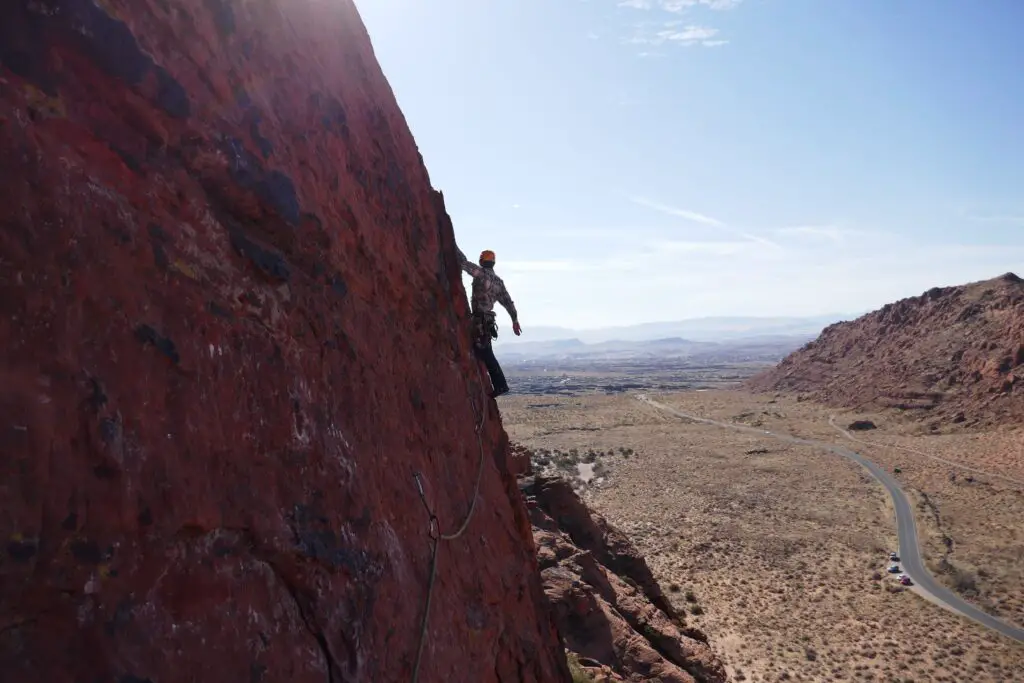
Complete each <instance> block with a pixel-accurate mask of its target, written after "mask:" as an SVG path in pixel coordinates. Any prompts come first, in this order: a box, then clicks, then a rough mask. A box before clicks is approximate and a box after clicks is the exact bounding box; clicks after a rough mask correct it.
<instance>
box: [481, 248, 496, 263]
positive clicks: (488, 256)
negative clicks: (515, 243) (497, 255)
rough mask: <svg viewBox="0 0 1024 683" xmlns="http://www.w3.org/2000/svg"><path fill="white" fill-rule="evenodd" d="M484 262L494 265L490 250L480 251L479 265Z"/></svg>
mask: <svg viewBox="0 0 1024 683" xmlns="http://www.w3.org/2000/svg"><path fill="white" fill-rule="evenodd" d="M484 261H490V262H491V263H494V252H493V251H491V250H490V249H484V250H483V251H481V252H480V263H483V262H484Z"/></svg>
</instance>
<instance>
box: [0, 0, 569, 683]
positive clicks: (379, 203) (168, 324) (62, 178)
mask: <svg viewBox="0 0 1024 683" xmlns="http://www.w3.org/2000/svg"><path fill="white" fill-rule="evenodd" d="M0 179H2V180H0V220H2V223H3V225H2V229H0V341H2V343H3V345H4V354H3V356H2V358H0V498H2V501H3V505H2V512H0V533H2V534H3V540H4V543H5V547H4V550H3V553H2V557H0V672H2V675H0V677H2V679H3V680H4V681H5V683H29V682H33V683H34V682H36V681H52V682H54V683H58V682H62V681H68V682H70V681H88V682H93V681H95V682H104V683H105V682H107V681H111V682H117V683H143V682H147V683H150V682H151V683H172V682H174V681H195V680H202V681H243V680H244V681H250V682H252V683H271V682H276V681H288V682H290V683H300V682H302V681H331V682H333V683H338V682H340V681H353V682H355V681H364V682H366V683H371V682H372V683H382V682H392V681H394V682H400V681H407V680H409V678H410V673H411V670H412V667H413V665H414V661H415V658H416V653H417V651H418V647H419V642H420V641H419V636H420V623H421V619H422V616H423V611H424V599H425V597H426V592H427V588H428V582H429V577H430V567H431V566H430V560H431V545H430V538H429V536H428V516H427V512H426V510H425V508H424V506H423V505H422V503H421V500H420V497H419V493H418V491H417V488H416V485H415V482H414V479H413V474H414V473H416V472H419V473H421V474H422V478H423V483H424V493H425V496H426V500H427V502H428V504H429V506H430V507H431V508H432V509H433V510H434V511H435V512H436V514H437V516H438V517H439V519H440V524H441V527H442V531H444V532H451V531H453V530H455V528H456V527H457V526H458V525H459V524H461V522H462V520H463V519H464V518H465V516H466V515H467V513H468V512H469V511H470V509H471V507H472V503H473V501H474V500H475V508H472V509H473V516H472V517H471V519H470V521H469V525H468V527H467V529H466V532H465V533H464V534H463V535H462V536H461V537H459V538H458V539H456V540H453V541H448V542H442V543H441V547H440V548H439V555H438V568H437V579H436V586H435V588H434V592H433V601H432V605H431V612H430V621H429V624H428V627H427V630H426V635H425V645H424V648H423V667H422V671H421V676H420V680H421V681H424V682H426V681H431V682H438V683H440V682H442V681H443V682H445V683H453V682H460V681H464V682H466V683H481V682H490V681H516V682H520V681H538V682H539V681H543V682H544V683H548V682H552V681H554V682H557V681H568V680H569V672H568V669H567V668H566V663H565V659H564V652H563V650H562V644H561V641H560V638H559V636H558V635H557V632H556V630H555V628H554V625H553V623H552V619H551V617H550V614H549V612H548V608H547V605H546V603H545V600H544V596H543V592H542V588H541V584H540V580H539V576H538V572H537V566H536V559H535V554H534V548H533V545H532V538H531V529H530V522H529V519H528V516H527V514H526V510H525V508H524V507H523V505H522V502H521V498H520V497H519V494H518V491H517V489H516V482H515V478H514V477H513V476H512V475H510V473H509V472H508V469H507V462H506V456H507V443H506V440H505V436H504V432H503V430H502V428H501V424H500V421H499V416H498V414H497V412H496V409H495V407H494V404H493V402H490V401H488V400H487V399H486V398H485V386H484V385H483V381H482V379H481V378H480V376H479V375H478V369H477V367H476V366H475V364H474V363H473V362H472V361H471V356H470V353H469V348H468V344H467V340H466V337H465V334H464V333H463V331H464V330H465V329H466V307H465V293H464V291H463V289H462V285H461V281H460V277H459V272H458V269H457V267H456V264H455V260H454V254H455V251H454V241H453V234H452V227H451V224H450V222H449V219H448V217H447V215H446V213H445V209H444V205H443V201H442V198H441V196H440V195H439V194H438V193H436V192H434V191H433V190H432V188H431V186H430V182H429V179H428V176H427V172H426V170H425V168H424V165H423V161H422V159H421V158H420V156H419V154H418V152H417V148H416V145H415V143H414V141H413V139H412V136H411V135H410V133H409V130H408V128H407V126H406V123H405V121H404V119H403V117H402V115H401V113H400V111H399V109H398V107H397V104H396V102H395V98H394V97H393V95H392V93H391V91H390V89H389V86H388V84H387V82H386V81H385V79H384V77H383V75H382V73H381V70H380V68H379V67H378V65H377V63H376V60H375V58H374V56H373V53H372V49H371V46H370V41H369V39H368V37H367V35H366V32H365V30H364V28H363V26H362V23H361V21H360V19H359V17H358V15H357V13H356V11H355V8H354V7H353V5H352V2H351V0H331V2H324V1H321V0H259V1H252V2H239V1H231V0H176V1H175V2H167V0H130V1H129V0H102V1H100V0H96V2H92V1H91V0H11V1H10V2H5V3H4V4H3V6H2V8H0ZM478 423H481V424H482V430H481V433H480V439H479V442H478V438H477V433H476V432H475V429H474V427H475V425H476V424H478ZM478 443H479V445H478ZM480 457H482V458H483V469H482V476H481V478H480V481H479V487H478V495H475V492H476V491H477V488H476V487H475V484H476V482H477V471H478V470H477V463H478V461H479V458H480Z"/></svg>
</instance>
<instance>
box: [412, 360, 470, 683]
mask: <svg viewBox="0 0 1024 683" xmlns="http://www.w3.org/2000/svg"><path fill="white" fill-rule="evenodd" d="M474 365H476V372H477V376H478V377H479V379H480V382H481V383H483V375H482V374H481V372H480V366H479V365H478V364H475V363H474ZM467 389H468V386H467ZM469 399H470V402H471V403H472V404H473V411H474V412H477V410H478V407H477V402H476V401H474V400H473V395H472V393H470V394H469ZM486 416H487V413H486V412H485V411H479V421H478V422H477V424H476V445H477V448H478V450H479V454H480V458H479V461H478V463H477V468H476V484H475V485H474V486H473V497H472V498H471V499H470V503H469V510H468V511H467V512H466V517H465V519H464V520H463V521H462V524H461V525H460V526H459V528H458V530H456V531H454V532H452V533H450V534H444V533H441V522H440V520H439V519H438V517H437V515H436V514H434V511H433V510H432V509H431V507H430V504H429V503H428V502H427V494H426V492H425V491H424V490H423V479H422V477H421V475H420V473H419V472H413V475H412V477H413V479H414V480H415V482H416V490H417V491H418V492H419V494H420V500H421V501H422V502H423V509H424V510H426V511H427V517H428V518H429V520H430V522H429V527H428V530H427V535H428V536H429V537H430V579H429V581H428V583H427V597H426V600H425V601H424V604H423V619H422V621H421V622H420V636H419V644H418V645H417V647H416V663H415V665H414V666H413V669H412V683H417V681H418V680H419V677H420V663H421V662H422V660H423V645H424V643H426V641H427V625H428V623H429V621H430V602H431V600H432V599H433V597H434V582H435V580H436V578H437V555H438V552H437V551H438V546H439V545H440V544H441V541H454V540H456V539H457V538H459V537H460V536H462V534H463V533H464V532H465V531H466V529H467V528H468V527H469V521H470V520H471V519H473V513H474V512H475V511H476V499H477V498H478V497H479V495H480V481H481V480H482V479H483V474H484V442H483V428H484V420H485V419H486Z"/></svg>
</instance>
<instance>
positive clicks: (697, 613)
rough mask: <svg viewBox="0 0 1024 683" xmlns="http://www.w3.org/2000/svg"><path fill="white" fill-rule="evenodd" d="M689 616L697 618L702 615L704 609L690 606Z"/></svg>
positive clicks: (698, 606)
mask: <svg viewBox="0 0 1024 683" xmlns="http://www.w3.org/2000/svg"><path fill="white" fill-rule="evenodd" d="M690 614H692V615H693V616H695V617H699V616H700V615H702V614H704V608H703V607H701V606H700V605H691V606H690Z"/></svg>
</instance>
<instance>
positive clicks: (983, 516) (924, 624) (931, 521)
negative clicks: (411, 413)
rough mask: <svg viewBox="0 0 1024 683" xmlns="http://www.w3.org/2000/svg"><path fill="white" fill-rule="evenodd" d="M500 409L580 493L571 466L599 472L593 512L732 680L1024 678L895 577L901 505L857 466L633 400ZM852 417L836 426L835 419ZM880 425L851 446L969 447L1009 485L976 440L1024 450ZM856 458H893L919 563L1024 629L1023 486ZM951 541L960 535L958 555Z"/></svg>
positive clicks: (755, 411) (756, 399) (997, 644)
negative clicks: (965, 583) (968, 584)
mask: <svg viewBox="0 0 1024 683" xmlns="http://www.w3.org/2000/svg"><path fill="white" fill-rule="evenodd" d="M652 398H656V399H657V400H659V401H662V402H664V403H667V404H669V405H673V406H675V407H678V408H679V409H680V410H684V411H687V412H692V413H697V414H702V415H706V416H708V417H715V418H717V419H725V420H736V421H740V422H742V423H744V424H752V425H753V424H759V423H760V424H762V425H763V426H764V427H765V428H766V429H772V430H775V431H786V432H789V433H795V434H799V435H802V436H807V437H811V438H817V439H822V440H841V439H843V438H844V437H842V435H841V434H839V433H838V432H837V431H836V430H835V429H834V428H833V427H831V426H830V425H829V424H828V417H829V415H830V413H831V412H832V411H829V410H827V409H825V408H822V407H820V406H815V405H812V404H809V403H800V402H797V401H796V400H793V399H784V398H778V399H773V397H772V396H757V395H748V394H745V393H741V392H731V391H708V392H691V393H686V394H669V395H664V394H662V395H654V394H652ZM501 409H502V413H503V419H504V422H505V427H506V429H507V431H508V432H509V435H510V437H511V438H512V439H513V440H514V441H518V442H520V443H522V444H524V445H526V446H529V447H531V448H533V449H535V450H536V451H538V453H539V454H541V458H542V459H544V460H548V461H551V460H552V459H554V460H557V461H559V462H562V463H563V464H564V465H565V466H564V467H563V468H562V471H563V472H565V473H566V475H567V476H572V477H575V478H577V479H578V476H577V475H578V473H579V471H580V470H579V468H578V465H576V463H575V461H577V460H578V461H587V460H590V461H592V462H595V463H596V465H595V467H596V469H597V470H599V471H600V473H601V476H595V477H594V478H593V479H592V481H591V483H590V484H589V485H586V486H584V485H583V484H580V486H581V487H582V488H585V490H586V493H585V497H586V498H587V500H588V502H589V503H590V504H591V505H592V506H594V507H595V508H596V509H598V510H599V511H600V512H602V513H603V514H605V515H606V516H607V517H608V518H609V519H610V520H611V521H612V522H613V523H615V524H617V525H618V526H620V527H621V528H622V529H623V530H625V531H626V532H627V533H629V534H630V536H631V537H632V538H633V540H634V542H635V543H636V544H637V546H638V547H639V548H640V550H641V551H642V552H643V553H644V554H645V555H646V557H647V560H648V562H649V563H650V565H651V568H652V569H653V570H654V572H655V574H656V576H657V577H658V579H659V581H660V582H661V583H662V585H663V586H664V588H665V589H666V591H668V593H669V595H670V597H671V598H672V599H673V601H674V602H675V603H676V604H677V605H678V606H679V607H680V608H682V609H685V610H686V611H687V613H688V621H690V622H691V623H694V624H695V625H697V626H699V627H700V628H702V629H704V630H705V631H706V632H707V633H708V634H709V636H710V637H711V638H712V643H713V645H714V647H715V649H716V650H717V651H718V652H719V653H720V654H721V655H722V656H723V657H724V659H725V660H726V661H727V663H728V666H729V670H730V674H731V676H732V678H733V679H734V680H738V681H742V680H753V681H777V680H800V681H871V680H876V681H883V680H884V681H901V682H908V681H977V682H979V683H980V682H984V681H992V682H997V681H998V682H1000V683H1006V682H1012V681H1022V682H1024V645H1020V644H1016V643H1013V642H1012V641H1010V640H1008V639H1005V638H1002V637H1000V636H998V635H996V634H992V633H990V632H989V631H987V630H986V629H984V628H982V627H980V626H977V625H975V624H973V623H971V622H968V621H966V620H965V619H963V618H961V617H957V616H955V615H952V614H950V613H948V612H946V611H945V610H943V609H941V608H939V607H937V606H935V605H933V604H931V603H930V602H928V601H927V600H924V599H922V598H921V597H919V596H917V595H914V594H913V593H911V592H909V591H905V590H903V589H902V588H901V587H899V586H898V585H897V584H896V582H895V581H894V580H893V579H892V578H891V577H889V576H887V575H885V567H886V566H887V564H888V563H887V559H886V553H887V552H888V550H889V549H891V548H892V547H893V546H894V544H895V540H896V539H895V527H894V521H893V513H892V510H891V506H890V504H889V502H888V498H887V496H886V494H885V492H884V490H883V489H882V488H881V486H879V485H877V484H876V483H875V482H874V481H873V480H872V479H870V477H868V475H867V474H866V473H864V472H863V471H862V470H860V469H859V468H857V467H856V466H855V465H853V464H852V463H849V462H847V461H845V460H843V459H841V458H838V457H835V456H829V455H827V454H823V453H822V452H820V451H818V450H815V449H812V448H809V447H804V446H789V445H786V444H783V443H781V442H779V441H777V440H774V439H770V438H762V437H758V436H748V435H744V434H738V433H734V432H728V431H725V430H721V429H718V428H715V427H710V426H701V425H693V424H688V423H684V422H682V421H680V420H678V419H676V418H673V417H671V416H668V415H666V414H664V413H661V412H659V411H657V410H656V409H654V408H652V407H650V406H647V405H644V404H642V403H640V402H639V401H637V400H635V399H634V398H632V397H630V396H625V395H619V396H614V397H609V396H599V395H595V396H590V397H579V398H562V397H560V398H544V399H543V400H538V397H509V398H508V400H503V401H502V402H501ZM853 417H854V416H850V415H840V418H839V419H838V420H837V423H838V424H840V425H843V426H845V425H846V424H848V422H849V421H850V420H852V419H853ZM856 417H857V418H860V417H864V416H860V415H858V416H856ZM868 417H871V416H868ZM874 419H876V423H877V424H879V425H880V427H881V428H880V429H877V430H874V431H871V432H866V433H865V432H858V433H857V434H856V436H857V437H858V438H863V439H870V440H872V441H875V440H877V441H879V442H883V441H886V440H887V439H890V438H891V439H892V440H893V442H894V443H898V444H899V445H902V446H904V447H908V448H921V450H928V451H929V452H931V444H932V441H933V440H934V439H942V440H943V441H942V448H941V449H940V450H941V453H942V454H944V455H943V456H942V457H946V456H950V459H955V458H952V456H956V458H960V457H968V456H964V455H963V454H962V453H961V451H962V450H964V449H965V448H966V445H967V444H973V445H974V448H972V449H970V450H971V453H972V455H970V456H969V458H968V461H969V464H971V465H973V466H976V467H978V468H980V469H984V470H986V471H993V472H1000V473H1003V474H1005V475H1006V476H1011V475H1014V472H1012V467H1008V466H1007V465H1006V463H1010V465H1013V464H1014V463H1015V461H1014V460H1013V458H1012V457H1009V456H1007V455H1006V454H1005V452H1004V451H1000V453H998V454H989V455H984V456H983V455H979V454H978V453H977V444H978V443H981V444H984V446H986V447H988V449H989V450H992V451H994V450H995V449H996V448H997V447H1004V448H1005V447H1012V446H1013V445H1014V444H1018V443H1019V442H1018V441H1014V438H1013V436H1012V434H992V435H986V436H983V437H977V436H971V437H965V436H959V437H953V436H943V437H925V436H917V435H915V434H914V433H913V427H912V426H907V425H902V424H901V425H897V424H893V425H891V426H890V425H887V424H886V423H885V421H884V420H883V418H882V417H881V416H874ZM956 439H961V440H962V444H961V446H959V447H958V445H957V442H956V441H955V440H956ZM1007 444H1008V445H1009V446H1007ZM856 448H857V449H858V450H861V451H862V452H864V453H865V454H866V455H868V456H869V457H871V458H872V459H874V460H876V461H877V462H879V463H889V462H892V463H897V462H898V464H899V465H900V466H901V468H902V470H903V473H904V475H903V481H904V483H905V484H906V486H905V488H907V489H908V492H909V491H910V490H913V489H915V488H918V489H919V490H920V491H922V492H923V493H918V494H916V495H917V496H918V498H919V501H920V506H921V507H920V510H919V512H920V515H919V519H918V524H919V528H920V533H921V536H922V539H927V544H926V548H925V552H926V554H927V555H928V556H930V558H931V559H933V561H934V562H935V563H936V564H937V563H939V562H941V561H942V559H943V558H944V557H945V558H946V562H947V564H948V566H952V567H954V568H955V569H956V571H959V572H960V574H958V575H957V576H958V577H959V578H960V579H961V580H963V579H964V575H966V574H970V573H971V572H973V575H972V576H973V579H974V581H975V585H976V588H977V591H978V594H979V596H978V599H977V601H978V602H979V604H988V605H989V606H990V607H993V608H996V607H998V609H999V610H1000V616H1002V617H1003V618H1007V619H1008V620H1015V621H1017V622H1020V621H1022V613H1021V611H1020V610H1021V601H1020V598H1021V594H1022V593H1024V590H1022V589H1024V581H1022V579H1021V575H1020V572H1021V571H1022V565H1024V562H1022V561H1021V559H1020V554H1021V552H1022V549H1024V539H1022V538H1020V536H1019V534H1021V533H1022V529H1021V524H1020V522H1019V520H1020V519H1022V518H1021V516H1020V513H1021V512H1024V509H1022V508H1021V507H1020V506H1021V501H1020V498H1021V494H1019V493H1018V492H1017V490H1016V489H1014V488H1013V484H1010V483H1009V482H1005V481H999V483H997V481H998V480H994V481H993V482H992V483H982V482H983V481H984V477H983V476H982V475H974V476H975V477H976V478H975V480H974V481H973V482H966V481H965V480H964V477H963V475H958V477H957V478H956V480H955V481H954V480H950V478H949V466H948V465H945V464H941V463H937V462H934V461H931V460H929V459H927V458H923V457H920V456H914V455H913V454H910V453H906V452H900V451H896V450H894V449H886V448H882V447H880V446H879V447H875V446H872V447H867V446H863V445H862V444H856ZM873 448H875V449H877V452H875V451H874V450H872V449H873ZM572 450H575V451H576V454H575V455H574V456H571V455H568V454H569V452H570V451H572ZM555 451H557V453H555V454H554V457H552V455H549V453H554V452H555ZM588 453H590V454H589V455H588ZM885 453H889V455H885ZM936 454H938V451H937V452H936ZM887 458H888V460H887ZM912 458H917V460H913V459H912ZM595 467H591V468H588V469H587V471H588V472H590V471H595ZM925 496H927V498H926V497H925ZM1015 500H1016V501H1017V502H1016V503H1014V502H1013V501H1015ZM934 508H937V509H938V517H937V519H938V521H937V522H936V519H935V513H934ZM1015 515H1016V517H1015ZM944 536H945V537H949V538H952V539H953V540H952V544H953V545H952V547H953V551H952V553H949V554H947V548H946V545H945V544H944V543H943V542H942V538H943V537H944ZM1014 558H1017V559H1016V560H1015V559H1014ZM982 568H984V569H982ZM876 573H877V574H881V575H882V576H881V580H876V579H875V576H876V575H877V574H876ZM968 578H970V577H968ZM950 580H952V578H951V579H950Z"/></svg>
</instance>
